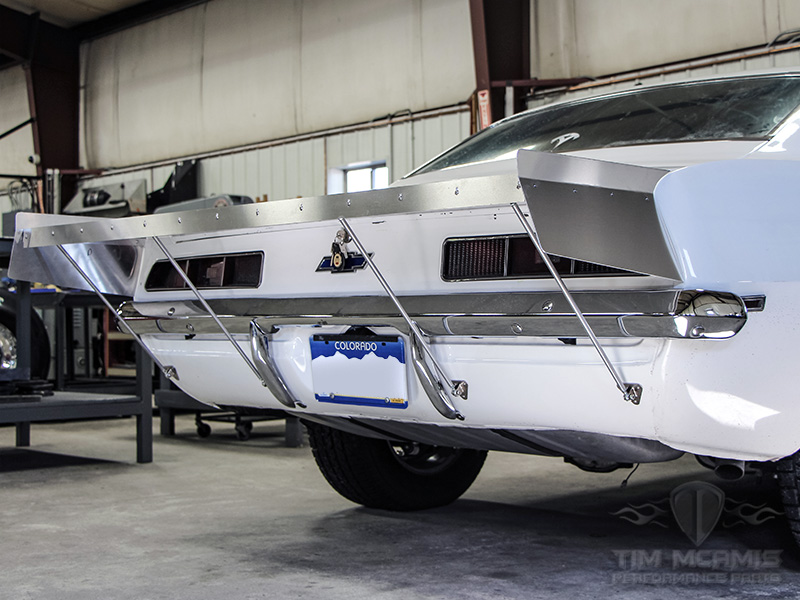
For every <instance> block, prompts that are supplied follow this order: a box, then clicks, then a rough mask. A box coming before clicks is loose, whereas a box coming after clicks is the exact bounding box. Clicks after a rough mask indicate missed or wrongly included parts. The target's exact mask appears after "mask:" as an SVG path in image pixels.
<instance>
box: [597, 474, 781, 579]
mask: <svg viewBox="0 0 800 600" xmlns="http://www.w3.org/2000/svg"><path fill="white" fill-rule="evenodd" d="M612 514H613V515H615V516H618V517H619V518H621V519H625V520H626V521H630V522H631V523H634V524H636V525H641V526H644V525H656V526H658V527H663V528H669V527H670V526H671V524H672V523H675V524H677V525H678V527H679V528H680V530H681V531H682V532H683V533H684V534H685V535H686V537H688V538H689V539H690V540H691V542H692V543H693V544H694V545H695V548H692V549H689V550H686V549H653V548H649V549H644V548H629V549H622V550H614V551H613V552H614V558H615V562H616V564H617V567H618V568H619V571H618V572H616V573H614V574H613V575H612V582H613V583H627V584H649V585H665V586H666V585H701V584H720V583H722V584H729V585H734V584H735V585H741V584H748V583H749V584H777V583H780V582H781V573H780V571H779V569H780V567H781V554H782V550H777V549H747V550H739V549H730V550H728V549H713V550H711V549H709V550H706V549H701V548H700V546H701V545H702V544H703V542H705V541H706V539H708V537H709V536H710V535H711V533H712V532H713V531H714V529H715V528H716V527H717V525H718V524H719V523H720V522H722V525H723V527H735V526H737V525H743V524H745V525H760V524H762V523H764V522H765V521H768V520H770V519H773V518H775V517H776V516H779V515H782V514H783V513H781V512H779V511H777V510H774V509H772V508H770V507H768V506H766V505H762V506H754V505H752V504H747V503H745V502H738V501H736V500H733V499H732V498H726V496H725V492H723V491H722V490H721V489H720V488H718V487H717V486H715V485H713V484H711V483H706V482H702V481H692V482H689V483H684V484H682V485H679V486H678V487H676V488H675V489H674V490H672V492H671V493H670V495H669V497H668V498H664V499H662V500H660V501H657V502H647V503H645V504H639V505H632V504H629V505H628V506H626V507H625V508H623V509H622V510H618V511H617V512H615V513H612ZM670 517H671V518H670Z"/></svg>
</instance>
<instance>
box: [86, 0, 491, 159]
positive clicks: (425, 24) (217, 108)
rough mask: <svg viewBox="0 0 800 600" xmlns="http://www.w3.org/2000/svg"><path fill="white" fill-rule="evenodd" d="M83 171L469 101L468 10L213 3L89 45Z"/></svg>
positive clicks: (418, 1)
mask: <svg viewBox="0 0 800 600" xmlns="http://www.w3.org/2000/svg"><path fill="white" fill-rule="evenodd" d="M81 60H82V69H81V71H82V86H81V87H82V90H83V100H82V112H83V114H82V119H83V123H82V127H83V128H82V131H83V135H82V162H83V164H84V165H86V166H87V167H89V168H95V167H97V168H108V167H126V166H129V165H133V164H143V163H152V162H154V161H158V160H164V159H171V158H177V157H179V156H186V155H189V154H198V153H203V152H209V151H216V150H222V149H226V148H235V147H239V146H242V145H245V144H254V143H259V142H261V141H263V140H274V139H280V138H286V137H291V136H297V135H302V134H308V133H311V132H316V131H323V130H328V129H332V128H334V127H341V126H346V125H350V124H353V123H360V122H365V121H369V120H371V119H375V118H376V117H382V116H384V115H390V114H396V113H399V112H402V111H406V110H409V111H414V112H421V111H424V110H430V109H435V108H438V107H441V106H449V105H452V104H458V103H460V102H465V101H467V100H468V99H469V96H470V94H472V92H473V90H474V89H475V69H474V66H473V53H472V37H471V28H470V18H469V3H468V0H336V2H331V1H326V0H270V1H269V2H264V1H262V0H209V1H208V2H206V3H203V4H200V5H198V6H194V7H191V8H188V9H186V10H182V11H179V12H177V13H174V14H171V15H168V16H166V17H163V18H161V19H157V20H154V21H151V22H148V23H145V24H142V25H139V26H136V27H132V28H130V29H126V30H123V31H120V32H118V33H114V34H111V35H108V36H106V37H102V38H99V39H96V40H91V41H88V42H86V43H84V44H83V45H82V46H81Z"/></svg>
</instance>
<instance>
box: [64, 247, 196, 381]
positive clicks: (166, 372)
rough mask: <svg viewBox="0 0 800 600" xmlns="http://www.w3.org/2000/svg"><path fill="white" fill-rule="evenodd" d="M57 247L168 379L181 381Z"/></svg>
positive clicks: (77, 266)
mask: <svg viewBox="0 0 800 600" xmlns="http://www.w3.org/2000/svg"><path fill="white" fill-rule="evenodd" d="M56 247H57V248H58V249H59V250H60V251H61V254H63V255H64V258H66V259H67V261H69V263H70V264H71V265H72V266H73V267H74V268H75V270H76V271H77V272H78V273H79V274H80V276H81V277H82V278H83V280H84V281H85V282H86V283H87V284H88V285H89V287H90V288H92V291H93V292H94V293H95V294H97V297H98V298H100V300H101V301H102V303H103V304H105V306H106V308H107V309H108V310H109V312H110V313H111V314H112V315H114V317H115V320H116V322H117V323H118V324H119V325H121V326H122V327H123V329H125V331H126V332H127V333H129V334H130V335H132V336H133V339H135V340H136V342H137V343H138V344H139V345H140V346H141V347H142V350H144V351H145V352H146V353H147V355H148V356H150V358H152V359H153V362H154V363H155V364H156V366H157V367H158V368H159V369H161V372H162V373H164V375H165V376H166V377H167V378H168V379H174V380H175V381H179V380H180V377H178V371H177V369H176V368H175V367H173V366H169V365H166V366H165V365H163V364H161V361H160V360H158V358H156V356H155V355H154V354H153V353H152V352H151V351H150V348H148V347H147V346H146V345H145V344H144V343H143V342H142V338H141V337H139V334H138V333H136V332H135V331H134V330H133V329H132V328H131V326H130V325H128V323H127V322H126V321H125V319H123V318H122V317H121V316H120V315H119V313H118V312H117V309H116V308H114V306H112V305H111V302H109V301H108V298H106V297H105V296H104V295H103V292H101V291H100V289H99V288H98V287H97V286H96V285H95V284H94V282H93V281H92V280H91V278H90V277H89V276H88V275H87V274H86V272H85V271H84V270H83V269H81V267H80V265H79V264H78V263H77V262H76V261H75V259H74V258H72V256H70V254H69V252H67V251H66V250H65V249H64V246H62V245H61V244H58V245H57V246H56Z"/></svg>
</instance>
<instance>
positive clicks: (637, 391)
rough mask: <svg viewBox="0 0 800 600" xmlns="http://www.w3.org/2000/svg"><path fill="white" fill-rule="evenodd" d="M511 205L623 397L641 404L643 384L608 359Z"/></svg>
mask: <svg viewBox="0 0 800 600" xmlns="http://www.w3.org/2000/svg"><path fill="white" fill-rule="evenodd" d="M511 207H512V208H513V209H514V213H515V214H516V215H517V218H518V219H519V222H520V223H521V224H522V227H523V228H524V229H525V232H526V233H527V234H528V237H529V238H530V240H531V242H533V245H534V246H536V251H537V252H538V253H539V257H540V258H541V259H542V261H544V264H545V265H546V266H547V270H548V271H550V275H552V277H553V279H554V280H555V282H556V283H557V284H558V288H559V289H560V290H561V293H562V294H563V295H564V298H566V299H567V302H568V303H569V306H570V308H572V311H573V312H574V313H575V316H576V317H578V321H580V323H581V327H583V329H584V331H585V332H586V335H587V336H588V337H589V340H590V341H591V342H592V346H594V349H595V350H596V351H597V354H598V355H599V356H600V360H602V361H603V364H604V365H605V366H606V369H607V370H608V372H609V373H610V374H611V378H612V379H613V380H614V384H615V385H616V386H617V389H618V390H619V391H620V392H622V397H623V398H624V399H625V400H626V401H629V402H631V404H639V402H640V401H641V399H642V386H641V385H639V384H638V383H627V382H625V381H623V380H622V376H621V375H620V374H619V373H618V372H617V368H616V367H615V366H614V365H613V364H612V363H611V361H610V360H609V359H608V355H607V354H606V352H605V350H603V346H601V345H600V342H599V341H598V339H597V336H596V335H595V334H594V331H592V326H591V325H589V322H588V321H587V320H586V317H584V316H583V312H582V311H581V309H580V307H579V306H578V304H577V302H575V299H574V298H573V297H572V294H571V293H570V291H569V288H567V286H566V284H565V283H564V280H563V279H562V278H561V275H559V273H558V269H556V267H555V265H554V264H553V261H552V260H551V258H550V256H549V255H548V254H547V252H545V251H544V248H542V244H541V243H540V242H539V236H537V235H536V232H535V231H534V230H533V227H532V226H531V224H530V223H529V222H528V219H527V218H526V217H525V215H524V214H523V213H522V210H521V209H520V207H519V205H518V204H517V203H516V202H512V203H511Z"/></svg>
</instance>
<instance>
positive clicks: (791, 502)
mask: <svg viewBox="0 0 800 600" xmlns="http://www.w3.org/2000/svg"><path fill="white" fill-rule="evenodd" d="M776 470H777V472H778V483H779V485H780V488H781V500H782V501H783V508H784V510H785V512H786V518H787V519H788V521H789V526H790V527H791V528H792V534H793V535H794V539H795V542H797V543H798V544H800V452H798V453H797V454H794V455H792V456H787V457H786V458H784V459H783V460H780V461H778V464H777V467H776Z"/></svg>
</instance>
